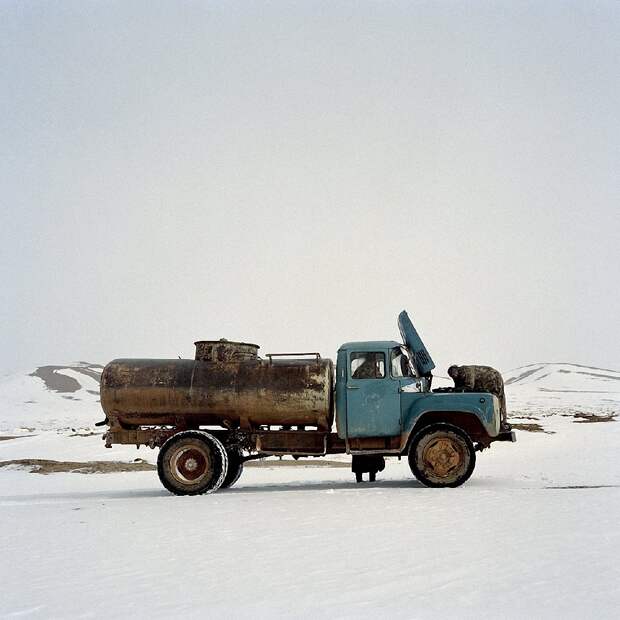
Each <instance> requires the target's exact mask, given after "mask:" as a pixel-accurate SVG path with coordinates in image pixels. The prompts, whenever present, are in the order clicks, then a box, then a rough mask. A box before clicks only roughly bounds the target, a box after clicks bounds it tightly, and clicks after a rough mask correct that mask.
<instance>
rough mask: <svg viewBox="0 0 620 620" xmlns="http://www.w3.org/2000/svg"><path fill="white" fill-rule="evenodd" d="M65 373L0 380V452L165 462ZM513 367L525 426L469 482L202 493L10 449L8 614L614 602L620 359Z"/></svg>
mask: <svg viewBox="0 0 620 620" xmlns="http://www.w3.org/2000/svg"><path fill="white" fill-rule="evenodd" d="M535 367H536V368H535ZM93 368H94V367H93ZM533 369H535V371H534V372H532V373H530V374H528V375H527V376H520V375H524V373H526V372H527V371H528V370H533ZM69 370H71V368H69ZM52 372H60V373H61V374H62V372H63V371H62V370H59V369H56V370H55V371H52ZM73 373H74V374H73V375H71V374H69V373H68V372H67V373H66V374H67V375H68V376H73V377H74V378H76V379H77V380H78V381H79V382H80V385H81V386H82V385H83V387H80V389H79V390H76V391H73V392H71V393H70V394H71V395H73V397H74V398H72V399H66V398H63V395H65V396H66V395H67V393H65V392H62V391H60V392H53V391H50V390H49V389H47V386H46V384H45V383H44V381H43V379H41V378H39V377H36V376H35V377H27V378H26V377H21V378H20V377H18V376H11V377H7V378H4V379H3V380H0V430H1V431H2V432H0V435H4V436H15V435H17V436H18V438H16V439H9V440H5V441H0V461H10V460H17V459H26V458H30V459H32V458H38V459H53V460H60V461H91V460H117V461H131V460H133V459H134V458H136V457H140V458H143V459H146V460H148V461H149V462H154V460H155V457H156V452H154V451H151V450H148V449H145V448H141V449H140V450H139V451H137V450H136V449H135V448H131V447H123V448H119V447H114V448H113V449H111V450H106V449H105V448H104V447H103V442H102V441H101V438H100V436H98V435H90V434H88V433H90V432H97V433H99V432H100V429H94V427H93V422H94V421H97V420H99V419H101V413H100V411H99V410H98V404H97V402H96V401H97V397H96V394H92V393H90V392H88V391H87V390H91V392H94V391H96V387H95V388H94V389H93V388H92V386H91V385H90V384H88V387H86V384H87V383H88V380H90V379H91V377H88V375H83V378H82V376H81V374H80V371H76V370H75V368H73ZM579 373H588V374H579ZM82 374H83V373H82ZM594 375H598V376H594ZM511 379H514V380H513V381H511ZM506 380H507V388H506V391H507V396H508V405H509V410H510V411H511V412H512V413H513V418H512V420H513V422H515V423H516V424H518V425H519V426H520V427H521V428H522V429H524V430H519V431H517V433H518V442H517V443H516V444H496V445H494V446H493V447H492V448H491V449H490V450H488V451H485V452H483V453H481V454H479V455H478V463H477V466H476V471H475V472H474V475H473V477H472V478H471V480H470V481H469V482H468V483H467V484H466V485H464V486H462V487H460V488H458V489H446V490H436V489H426V488H424V487H422V486H421V485H420V484H419V483H417V482H416V481H415V480H414V479H413V477H412V475H411V473H410V472H409V468H408V466H407V463H406V461H405V460H403V461H401V462H398V461H397V460H391V461H390V462H389V463H388V466H387V468H386V470H385V471H384V472H383V473H382V474H380V477H381V478H380V480H378V481H377V482H376V483H373V484H370V483H364V484H361V485H357V484H355V483H354V482H353V477H352V474H351V472H350V471H349V470H348V469H347V468H342V467H341V468H337V467H333V468H324V467H300V466H290V467H282V466H276V465H275V464H274V465H273V466H271V467H247V468H246V470H245V472H244V474H243V476H242V478H241V480H240V481H239V482H238V483H237V484H236V485H235V486H234V487H233V488H232V489H229V490H226V491H220V492H218V493H216V494H213V495H208V496H199V497H175V496H172V495H170V494H168V493H167V492H166V491H165V490H164V489H163V488H162V487H161V485H160V483H159V480H158V479H157V475H156V472H154V471H144V472H130V473H127V472H126V473H111V474H79V473H56V474H50V475H41V474H37V473H31V472H30V471H27V470H24V469H19V468H18V467H16V466H10V467H0V525H1V527H2V532H3V545H2V556H1V558H2V559H1V562H0V584H1V585H0V588H1V589H0V616H1V617H22V616H23V617H34V618H62V617H93V618H103V617H106V618H125V617H135V618H151V617H190V618H193V617H196V618H197V617H201V618H203V617H208V618H244V617H259V618H263V617H295V618H312V617H317V616H323V617H330V618H353V617H356V618H359V617H363V618H365V617H378V618H392V617H396V618H439V617H441V618H446V617H448V618H473V617H484V618H524V617H528V618H540V617H554V618H583V617H586V616H588V617H595V618H616V617H617V616H618V610H620V585H618V584H620V566H619V564H618V562H617V557H618V555H619V553H620V528H619V527H618V524H617V522H618V517H619V516H620V468H618V445H619V444H618V442H619V440H620V424H619V423H618V421H617V419H616V418H615V416H616V415H617V414H619V413H620V373H617V372H612V371H602V370H598V369H589V368H587V369H586V368H583V367H578V366H575V365H571V364H544V365H532V366H531V367H525V368H524V369H517V370H516V371H513V373H507V374H506ZM82 381H84V384H82ZM95 385H96V382H95ZM7 386H8V387H7ZM65 387H67V384H65ZM74 387H75V386H74V385H73V388H74ZM78 399H79V400H78ZM28 400H33V401H36V406H35V404H33V403H24V404H30V405H31V406H30V407H26V406H24V407H21V408H20V407H17V406H15V405H16V404H17V401H19V402H23V401H28ZM50 420H52V421H50ZM71 429H75V430H71ZM525 429H527V430H525ZM27 435H29V436H27Z"/></svg>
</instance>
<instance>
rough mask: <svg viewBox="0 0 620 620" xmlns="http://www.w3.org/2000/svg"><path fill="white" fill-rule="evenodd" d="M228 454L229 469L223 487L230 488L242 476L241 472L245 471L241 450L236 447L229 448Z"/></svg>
mask: <svg viewBox="0 0 620 620" xmlns="http://www.w3.org/2000/svg"><path fill="white" fill-rule="evenodd" d="M226 455H227V456H228V471H227V472H226V477H225V478H224V482H222V486H221V487H220V488H221V489H228V488H229V487H231V486H232V485H233V484H235V482H237V480H239V478H241V474H242V473H243V460H242V457H241V452H239V450H237V449H236V448H232V449H231V448H227V449H226Z"/></svg>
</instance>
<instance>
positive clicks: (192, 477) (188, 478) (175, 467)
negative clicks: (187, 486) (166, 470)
mask: <svg viewBox="0 0 620 620" xmlns="http://www.w3.org/2000/svg"><path fill="white" fill-rule="evenodd" d="M171 465H172V471H173V472H174V474H175V477H176V478H178V479H179V480H181V481H183V482H196V481H197V480H198V479H199V478H202V477H203V476H204V475H205V474H206V472H207V470H208V469H209V459H208V456H207V455H206V454H205V453H204V452H202V451H201V450H198V449H197V448H185V449H181V450H179V451H178V452H177V454H175V455H174V457H173V458H172V463H171Z"/></svg>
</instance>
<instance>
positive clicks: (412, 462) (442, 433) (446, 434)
mask: <svg viewBox="0 0 620 620" xmlns="http://www.w3.org/2000/svg"><path fill="white" fill-rule="evenodd" d="M475 465H476V452H475V450H474V444H473V443H472V441H471V439H470V438H469V436H468V435H467V434H466V433H465V432H464V431H462V430H461V429H460V428H458V427H457V426H453V425H452V424H442V423H439V424H431V425H430V426H427V427H426V428H423V429H422V430H421V431H420V432H419V433H418V434H417V435H416V436H415V437H414V438H413V440H412V442H411V445H410V446H409V467H411V471H412V472H413V475H414V476H415V477H416V478H417V479H418V480H419V481H420V482H421V483H422V484H424V485H426V486H427V487H458V486H460V485H461V484H463V483H464V482H465V481H466V480H467V479H468V478H469V477H470V476H471V474H472V472H473V471H474V467H475Z"/></svg>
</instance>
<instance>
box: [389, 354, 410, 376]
mask: <svg viewBox="0 0 620 620" xmlns="http://www.w3.org/2000/svg"><path fill="white" fill-rule="evenodd" d="M390 368H391V370H392V377H397V378H398V377H410V376H411V371H410V369H409V363H408V360H407V356H406V355H405V354H404V353H403V352H402V350H401V348H400V347H394V348H393V349H392V350H391V351H390Z"/></svg>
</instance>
